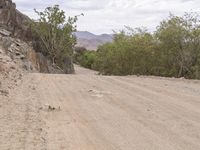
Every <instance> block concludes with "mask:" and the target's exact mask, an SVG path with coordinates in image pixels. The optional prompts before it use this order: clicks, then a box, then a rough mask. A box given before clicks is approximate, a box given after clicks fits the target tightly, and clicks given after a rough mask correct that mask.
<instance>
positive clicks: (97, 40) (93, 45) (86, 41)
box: [74, 31, 113, 50]
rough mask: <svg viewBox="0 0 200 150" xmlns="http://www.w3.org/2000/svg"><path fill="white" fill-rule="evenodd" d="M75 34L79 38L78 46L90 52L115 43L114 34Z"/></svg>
mask: <svg viewBox="0 0 200 150" xmlns="http://www.w3.org/2000/svg"><path fill="white" fill-rule="evenodd" d="M74 34H75V35H76V37H77V46H79V47H85V48H86V49H88V50H97V48H98V46H100V45H102V44H105V43H108V42H112V41H113V35H112V34H101V35H95V34H93V33H90V32H88V31H77V32H75V33H74Z"/></svg>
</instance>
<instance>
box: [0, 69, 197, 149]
mask: <svg viewBox="0 0 200 150" xmlns="http://www.w3.org/2000/svg"><path fill="white" fill-rule="evenodd" d="M49 107H50V109H49ZM54 109H55V110H54ZM199 149H200V81H189V80H180V79H166V78H156V77H134V76H127V77H105V76H98V75H95V72H92V71H88V70H85V69H82V68H79V67H77V74H76V75H48V74H28V75H26V76H25V77H24V79H23V82H22V84H21V86H19V87H18V88H17V89H16V90H15V91H13V93H11V95H10V97H9V98H5V99H3V100H1V101H0V150H199Z"/></svg>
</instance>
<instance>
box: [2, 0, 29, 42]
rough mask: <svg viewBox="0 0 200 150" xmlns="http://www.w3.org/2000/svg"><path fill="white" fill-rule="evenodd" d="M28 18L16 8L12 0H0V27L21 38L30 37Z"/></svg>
mask: <svg viewBox="0 0 200 150" xmlns="http://www.w3.org/2000/svg"><path fill="white" fill-rule="evenodd" d="M30 21H31V20H30V19H29V18H28V17H27V16H25V15H24V14H22V13H20V12H19V11H18V10H17V9H16V4H15V3H13V2H12V0H0V27H1V28H3V29H6V30H8V31H10V32H11V33H12V35H13V36H15V37H20V38H22V39H27V38H30V36H31V28H30Z"/></svg>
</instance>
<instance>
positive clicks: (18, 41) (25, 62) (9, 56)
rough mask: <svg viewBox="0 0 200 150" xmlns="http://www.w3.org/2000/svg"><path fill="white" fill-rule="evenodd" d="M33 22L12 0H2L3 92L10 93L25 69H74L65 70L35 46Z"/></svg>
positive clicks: (0, 50) (0, 81)
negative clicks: (54, 63) (32, 31)
mask: <svg viewBox="0 0 200 150" xmlns="http://www.w3.org/2000/svg"><path fill="white" fill-rule="evenodd" d="M30 23H31V19H29V18H28V17H27V16H26V15H24V14H22V13H20V12H19V11H18V10H17V9H16V5H15V4H14V3H13V2H12V1H11V0H0V95H5V96H6V95H7V94H8V93H9V90H10V89H12V88H13V87H15V85H16V84H18V82H20V81H19V79H21V78H22V76H23V74H24V73H28V72H41V73H56V74H57V73H71V72H73V71H74V70H73V67H72V68H67V67H66V68H67V69H68V70H67V69H66V70H67V71H68V72H64V71H63V70H61V69H60V68H59V67H57V66H56V65H52V63H51V61H50V60H49V59H48V58H47V57H45V56H44V55H43V54H42V53H41V52H40V51H41V50H40V49H35V48H33V40H32V35H31V26H30ZM34 42H35V41H34ZM69 63H70V65H71V66H73V64H72V63H71V62H69ZM67 65H69V64H66V66H67Z"/></svg>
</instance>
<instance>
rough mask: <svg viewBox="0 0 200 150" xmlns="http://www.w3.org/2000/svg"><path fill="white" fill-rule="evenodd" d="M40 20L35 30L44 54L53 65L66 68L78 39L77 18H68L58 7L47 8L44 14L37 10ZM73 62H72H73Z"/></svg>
mask: <svg viewBox="0 0 200 150" xmlns="http://www.w3.org/2000/svg"><path fill="white" fill-rule="evenodd" d="M35 12H36V14H37V15H38V16H39V19H38V20H37V21H35V22H34V23H33V29H34V31H35V33H36V34H37V36H38V37H39V39H40V44H41V46H40V47H42V49H43V52H44V53H45V54H47V55H48V56H49V57H50V59H51V60H52V63H53V64H57V65H58V66H59V67H61V68H64V67H65V62H66V61H68V60H67V59H72V55H73V48H74V46H75V44H76V38H75V36H74V35H73V32H75V31H76V25H75V23H76V21H77V16H75V17H68V19H67V20H66V16H65V12H64V11H63V10H60V8H59V6H58V5H55V6H53V7H47V8H46V9H45V10H44V11H43V12H39V11H37V10H36V9H35ZM71 62H72V61H71Z"/></svg>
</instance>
